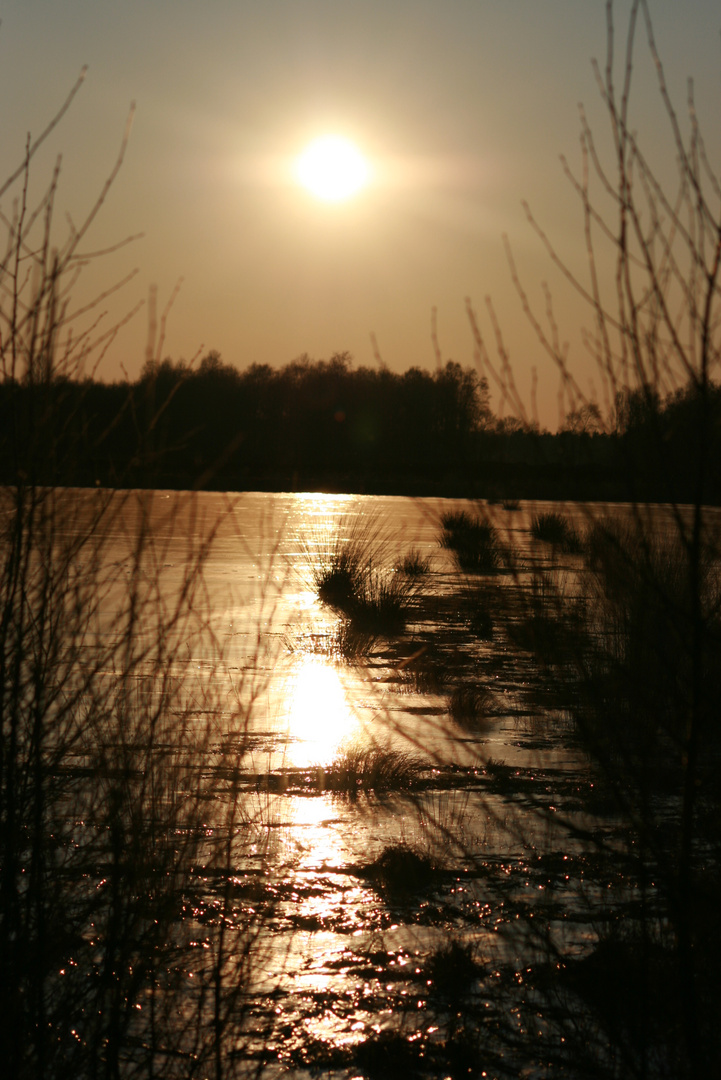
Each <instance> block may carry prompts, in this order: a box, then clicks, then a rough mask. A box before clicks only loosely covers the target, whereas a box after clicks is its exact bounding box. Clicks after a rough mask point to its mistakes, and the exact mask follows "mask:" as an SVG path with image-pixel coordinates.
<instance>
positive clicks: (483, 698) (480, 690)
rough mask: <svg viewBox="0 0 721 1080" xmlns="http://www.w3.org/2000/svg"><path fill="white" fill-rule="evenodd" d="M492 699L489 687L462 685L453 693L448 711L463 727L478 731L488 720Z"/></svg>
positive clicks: (473, 684)
mask: <svg viewBox="0 0 721 1080" xmlns="http://www.w3.org/2000/svg"><path fill="white" fill-rule="evenodd" d="M492 698H493V695H492V693H491V691H490V690H489V689H488V687H487V686H481V685H479V684H478V683H462V684H461V685H460V686H456V687H454V689H453V690H452V691H451V695H450V698H449V702H448V711H449V713H450V715H451V717H452V718H453V719H454V720H455V721H456V723H457V724H459V725H460V726H461V727H465V728H469V729H474V730H477V729H478V728H479V727H482V726H483V724H484V723H485V721H486V720H487V717H488V707H489V705H490V703H491V701H492Z"/></svg>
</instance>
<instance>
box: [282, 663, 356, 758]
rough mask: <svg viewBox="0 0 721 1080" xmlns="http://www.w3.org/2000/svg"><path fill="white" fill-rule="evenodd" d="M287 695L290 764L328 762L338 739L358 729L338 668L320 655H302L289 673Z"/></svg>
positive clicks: (336, 748) (344, 737) (345, 738)
mask: <svg viewBox="0 0 721 1080" xmlns="http://www.w3.org/2000/svg"><path fill="white" fill-rule="evenodd" d="M288 697H289V699H290V706H289V710H288V729H289V735H290V738H291V747H290V756H291V759H292V762H293V764H294V765H296V766H298V767H300V768H305V767H306V766H308V765H323V766H327V765H329V764H330V763H331V761H332V760H333V758H334V757H335V755H336V753H337V752H338V748H339V746H340V745H341V743H343V742H344V741H346V740H347V739H349V738H351V737H352V736H353V735H355V734H356V732H357V730H358V720H357V717H356V716H355V714H354V713H353V712H352V710H351V708H350V706H349V704H348V699H347V697H346V692H345V689H344V687H343V683H342V680H341V677H340V672H339V671H338V669H337V668H336V667H334V666H333V665H332V664H329V663H327V662H326V661H325V660H324V659H323V658H322V657H318V656H306V657H304V658H303V659H302V661H301V663H300V665H299V667H298V668H297V670H296V671H295V672H294V673H293V675H292V676H291V683H290V685H289V687H288Z"/></svg>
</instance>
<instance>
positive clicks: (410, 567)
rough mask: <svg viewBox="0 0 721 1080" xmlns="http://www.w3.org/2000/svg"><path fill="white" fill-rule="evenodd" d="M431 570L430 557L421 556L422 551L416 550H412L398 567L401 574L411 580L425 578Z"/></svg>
mask: <svg viewBox="0 0 721 1080" xmlns="http://www.w3.org/2000/svg"><path fill="white" fill-rule="evenodd" d="M430 568H431V560H430V559H429V558H428V556H426V555H421V553H420V551H418V550H417V549H416V548H412V549H411V550H410V551H409V552H407V554H406V555H404V556H403V559H402V560H401V564H400V566H399V567H398V569H399V570H400V572H401V573H402V574H405V576H406V577H409V578H419V577H425V575H426V574H427V573H428V572H429V570H430Z"/></svg>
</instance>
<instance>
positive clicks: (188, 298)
mask: <svg viewBox="0 0 721 1080" xmlns="http://www.w3.org/2000/svg"><path fill="white" fill-rule="evenodd" d="M650 9H651V13H652V16H653V18H654V23H655V30H656V37H657V42H658V46H659V50H660V52H661V55H662V57H663V59H664V62H665V65H666V71H667V75H668V79H669V83H670V87H671V90H672V92H673V94H674V97H675V100H676V102H677V103H678V105H679V110H680V111H681V112H683V110H684V103H685V96H686V78H687V76H689V75H693V76H694V79H695V83H696V94H697V99H698V103H699V113H700V119H701V122H702V124H705V128H706V131H707V135H708V138H709V139H711V137H712V135H714V137H716V135H715V127H714V125H716V126H717V123H718V113H719V98H720V96H721V95H720V91H721V48H720V44H721V37H720V36H719V31H720V30H721V10H719V7H718V3H717V2H714V0H693V3H691V4H689V5H682V4H681V3H679V2H678V0H655V2H654V0H651V2H650ZM627 11H628V3H627V2H626V3H618V4H616V8H615V12H616V23H617V27H618V31H619V37H620V36H621V35H623V33H624V28H625V16H626V13H627ZM0 17H1V19H2V25H1V26H0V87H1V90H2V101H3V103H4V111H3V116H2V126H1V128H0V130H1V132H2V135H1V138H0V170H1V172H2V175H3V177H4V176H6V175H7V174H8V173H10V172H11V171H12V169H13V168H14V167H15V166H16V165H17V164H18V163H19V162H20V160H21V158H22V153H23V147H24V143H25V138H26V133H27V132H28V131H30V132H31V133H32V134H34V135H37V134H38V133H39V132H40V130H41V129H42V128H43V126H44V124H45V123H46V122H47V120H48V119H49V118H50V116H51V115H52V114H53V112H54V110H55V109H56V107H57V106H58V105H59V104H60V103H61V102H62V100H63V98H64V97H65V95H66V94H67V92H68V90H69V88H70V87H71V86H72V84H73V82H74V80H75V78H76V77H77V75H78V73H79V71H80V69H81V68H82V66H83V65H84V64H87V65H88V67H89V71H88V76H87V79H86V81H85V84H84V86H83V88H82V89H81V91H80V94H79V96H78V97H77V99H76V100H75V102H74V104H73V106H72V110H71V111H70V113H69V114H68V115H67V117H66V118H65V119H64V121H63V122H62V124H61V125H60V127H59V128H58V129H57V131H56V132H55V133H54V134H53V136H52V138H51V139H50V141H49V143H48V145H47V146H46V147H45V148H44V150H43V152H42V154H41V155H39V156H38V159H37V162H36V164H35V166H34V170H33V176H34V184H35V188H34V190H35V192H36V193H39V192H40V191H41V190H42V188H43V186H44V185H46V184H47V181H48V179H49V176H50V171H51V168H52V163H53V161H54V159H55V157H56V155H57V154H58V153H59V152H62V154H63V166H62V175H61V182H60V190H59V196H58V209H59V211H61V213H59V214H58V221H57V224H58V229H61V228H63V227H64V214H65V212H66V211H67V212H69V213H70V214H71V215H72V216H73V219H74V220H75V221H76V222H77V221H79V220H80V219H81V218H82V215H83V211H84V210H87V209H88V208H89V207H90V206H91V205H92V201H93V197H94V196H95V195H96V194H97V192H98V191H99V190H100V189H101V187H102V184H103V182H104V180H105V177H106V176H107V174H108V173H109V171H110V169H111V167H112V165H113V162H114V159H115V156H116V153H117V149H118V146H119V144H120V141H121V137H122V133H123V129H124V125H125V121H126V115H127V112H128V108H129V106H130V103H131V101H135V102H136V105H137V111H136V114H135V120H134V125H133V129H132V134H131V139H130V144H129V147H128V151H127V156H126V160H125V163H124V165H123V168H122V171H121V173H120V175H119V177H118V180H117V182H116V184H115V186H114V188H113V190H112V192H111V194H110V196H109V198H108V200H107V203H106V205H105V206H104V207H103V209H102V212H101V214H100V215H99V217H98V219H97V221H96V223H95V225H94V228H93V231H92V233H91V237H90V239H89V240H88V243H87V244H86V246H85V250H95V249H99V248H103V247H104V246H107V245H109V244H114V243H116V242H118V241H120V240H122V239H123V238H124V237H126V236H128V235H131V234H136V233H143V234H144V236H143V238H142V239H140V240H138V241H137V242H136V243H134V244H133V245H131V246H130V247H128V248H124V249H122V250H120V251H118V252H116V253H114V254H112V255H110V256H108V257H107V258H106V259H105V260H104V261H103V262H102V264H99V263H96V264H95V265H94V267H93V269H92V271H91V272H90V276H89V278H88V281H87V282H86V285H85V288H90V287H91V286H92V288H93V289H95V290H96V291H97V290H102V289H104V288H106V287H108V286H109V285H110V284H111V283H112V282H113V281H115V280H119V279H120V278H122V277H123V276H124V275H125V274H126V273H127V272H128V271H129V270H131V269H133V268H134V267H137V268H138V274H137V275H136V277H135V278H134V279H133V280H132V281H131V282H130V283H129V284H128V285H127V286H126V287H125V289H124V290H123V291H122V293H121V294H120V296H118V297H115V298H114V299H113V300H112V301H110V302H109V304H108V307H109V314H108V320H111V319H118V318H121V317H122V315H123V314H124V313H125V312H127V311H130V310H131V309H132V308H133V307H134V306H135V304H136V303H138V302H139V301H142V300H144V299H145V298H147V296H148V292H149V288H150V286H151V285H155V286H157V290H158V305H159V308H161V309H162V307H163V305H164V304H165V302H166V301H167V300H168V299H169V297H170V295H171V293H172V291H173V289H174V287H175V285H176V282H177V281H178V280H179V279H180V278H182V279H183V282H182V287H181V290H180V293H179V295H178V297H177V300H176V302H175V304H174V307H173V310H172V313H171V315H170V318H169V321H168V331H167V338H166V342H165V346H164V348H163V355H164V356H170V357H172V358H173V359H175V360H178V359H180V358H185V359H186V360H190V359H192V358H193V357H196V356H200V355H202V354H203V353H204V352H206V351H208V350H209V349H217V350H218V351H219V352H220V353H221V355H222V357H223V359H224V360H225V361H227V362H229V363H232V364H234V365H236V366H238V367H244V366H246V365H248V364H250V363H253V362H259V363H270V364H272V365H281V364H284V363H286V362H287V361H289V360H292V359H294V358H295V357H297V356H299V355H300V354H302V353H308V354H309V355H310V356H311V357H313V358H325V357H328V356H330V355H331V354H332V353H333V352H335V351H341V350H349V351H350V352H351V353H352V355H353V357H354V360H355V363H356V364H358V365H361V364H364V365H371V364H375V363H376V362H377V361H376V359H375V357H374V352H373V346H372V343H371V335H372V334H375V337H376V339H377V343H378V349H379V351H380V354H381V356H382V358H383V361H384V362H385V363H386V364H387V365H388V366H389V367H390V368H391V369H393V370H395V371H401V370H405V369H406V368H408V367H410V366H412V365H418V366H421V367H424V368H428V369H432V368H433V367H434V366H435V363H436V356H435V352H434V346H433V342H432V338H431V312H432V309H433V308H434V307H435V308H436V309H437V327H438V343H439V346H440V350H441V354H442V357H443V360H446V359H454V360H458V361H459V362H461V363H462V364H471V363H473V359H474V354H473V340H472V336H471V333H470V330H469V324H468V320H467V317H466V313H465V303H464V301H465V297H467V296H468V297H470V298H471V299H472V301H473V303H474V305H475V307H476V308H477V309H478V311H479V315H481V316H482V321H483V325H484V329H485V330H486V332H489V333H490V327H489V324H488V320H487V319H486V318H485V297H486V296H487V295H490V296H491V297H492V298H493V300H494V303H495V305H496V308H497V310H498V313H499V318H500V322H501V325H502V328H503V330H504V334H505V336H506V340H507V344H508V346H509V348H510V353H511V360H512V362H513V365H514V369H515V372H516V377H517V380H518V383H519V386H520V387H521V388H522V390H523V391H524V394H525V395H526V396H528V392H529V387H530V382H531V380H530V372H531V369H532V367H533V366H536V367H537V369H538V380H539V390H538V412H539V416H540V419H541V421H542V422H543V423H545V424H548V425H550V426H552V427H554V426H555V424H556V422H557V417H558V405H557V391H558V377H557V375H556V374H555V373H554V371H553V369H552V365H551V364H550V362H549V361H548V360H546V359H545V358H544V356H543V353H542V350H541V349H540V347H539V345H538V344H537V342H536V340H535V338H534V336H533V333H532V331H531V330H530V328H529V327H528V325H527V323H526V321H525V319H524V316H523V313H522V311H521V306H520V303H519V301H518V298H517V296H516V294H515V292H514V290H513V286H512V283H511V278H510V273H509V269H508V263H507V260H506V256H505V254H504V248H503V239H502V238H503V235H504V234H507V236H508V237H509V240H510V243H511V246H512V248H513V251H514V254H515V258H516V261H517V265H518V268H519V271H520V273H521V275H522V278H523V281H524V284H525V285H526V286H527V288H528V290H529V294H530V296H531V299H532V301H533V303H534V304H536V306H537V307H538V309H539V313H540V314H542V313H543V308H544V300H543V295H542V292H541V282H542V281H548V283H549V285H550V286H551V287H552V288H553V291H554V295H555V296H556V298H557V299H556V313H557V315H558V318H559V322H560V324H561V334H562V337H563V339H564V340H568V342H569V348H570V354H569V356H570V364H571V367H572V368H573V370H574V371H575V372H576V374H577V376H578V378H579V382H580V383H581V385H582V387H583V389H584V390H585V391H586V392H587V393H589V394H593V393H596V394H598V396H599V397H601V396H602V394H601V388H600V386H599V383H598V379H597V378H594V376H595V372H594V371H593V368H592V366H591V365H590V364H589V362H588V360H587V358H586V357H585V354H584V352H583V347H582V345H581V343H580V327H581V326H582V325H583V324H584V323H586V324H587V323H588V321H589V320H588V317H587V313H585V312H584V311H583V310H582V309H581V308H580V306H579V304H578V301H577V300H576V299H575V298H573V297H572V296H571V294H570V293H569V291H568V289H567V288H566V287H565V286H564V284H563V282H562V281H561V280H559V276H558V274H557V273H555V272H554V271H553V270H552V267H551V266H550V264H549V262H548V259H547V257H546V255H545V254H544V252H543V250H542V247H541V244H540V242H539V240H538V238H537V237H536V235H535V234H534V233H533V231H532V229H531V228H530V227H529V225H528V223H527V221H526V218H525V214H524V211H523V208H522V205H521V203H522V200H524V199H526V200H528V202H529V203H530V205H531V207H532V209H533V212H534V214H535V216H536V217H537V219H538V220H539V222H540V223H541V224H542V226H543V228H544V229H545V230H546V232H547V233H548V234H549V236H550V237H552V238H553V240H554V241H555V243H556V244H557V246H558V249H559V251H560V252H561V253H562V254H563V255H564V257H565V258H567V260H568V261H569V263H570V265H571V267H572V268H573V269H574V271H576V272H577V273H579V274H580V275H583V273H584V265H585V264H584V249H583V231H582V224H583V223H582V215H581V212H580V208H579V206H578V204H577V202H576V201H575V199H574V196H573V193H572V191H571V189H570V187H569V185H568V183H567V181H566V180H565V179H564V177H563V173H562V169H561V165H560V162H559V156H560V155H561V154H564V155H566V156H567V157H568V159H569V161H570V163H571V165H572V166H576V165H578V164H579V161H580V153H579V142H578V131H579V124H578V103H579V102H583V103H584V104H585V105H586V106H587V109H588V113H589V115H590V117H591V119H592V122H593V125H594V127H595V128H596V129H597V130H598V132H599V135H600V136H601V137H600V140H599V141H600V145H601V146H602V147H606V146H607V145H608V143H607V139H606V129H605V128H604V126H603V121H604V118H603V110H602V107H601V105H600V103H599V98H598V92H597V88H596V86H595V82H594V77H593V72H592V68H591V60H592V58H593V57H596V58H598V59H599V60H600V61H602V62H603V61H604V60H605V36H606V30H605V17H606V16H605V4H604V3H603V0H442V2H441V0H393V2H389V0H383V2H381V0H262V2H260V0H243V2H241V0H204V2H203V3H200V2H199V0H122V2H117V0H62V2H61V0H0ZM619 53H621V47H620V41H619ZM634 122H635V124H636V125H637V126H638V130H639V133H640V134H641V135H642V136H643V137H644V138H645V144H646V145H647V146H648V147H649V148H650V154H651V156H652V158H653V156H654V155H657V158H658V161H659V163H660V166H661V168H662V169H663V167H664V164H665V163H666V162H667V161H668V160H670V158H669V155H668V146H669V144H668V142H667V141H663V139H662V136H663V137H664V138H665V128H664V125H663V114H662V111H661V110H660V108H659V107H658V104H657V95H656V94H655V93H654V92H653V80H652V73H651V70H650V65H649V63H648V59H647V50H646V49H645V44H644V40H643V34H640V35H639V64H638V98H637V101H636V105H635V112H634ZM326 134H335V135H340V136H342V137H344V138H346V139H348V140H352V142H353V143H354V144H355V146H356V147H357V148H358V150H359V152H360V153H361V154H362V155H363V157H364V159H365V161H366V162H367V164H368V169H369V178H368V183H367V184H366V185H365V186H363V187H361V188H360V190H359V191H358V192H357V193H356V194H354V195H352V196H350V197H349V198H347V199H340V200H337V201H325V200H322V199H318V198H316V197H315V196H314V195H313V194H312V193H311V192H309V191H308V190H307V189H306V188H304V187H302V186H301V185H300V184H299V182H298V180H297V176H296V173H295V171H294V163H295V161H296V159H297V157H298V156H299V155H300V154H301V152H302V151H303V150H304V148H305V147H306V146H307V145H308V144H309V143H310V142H311V140H313V139H314V138H316V137H318V136H322V135H326ZM710 149H711V150H712V151H718V150H719V143H718V141H717V142H716V144H715V145H714V144H713V142H712V143H711V146H710ZM718 160H719V159H718V157H716V158H715V161H716V163H718ZM11 202H12V200H11V199H10V200H9V201H8V197H7V196H6V197H5V199H4V200H3V203H2V208H3V210H4V211H5V213H6V214H8V213H9V212H10V210H11ZM58 238H60V232H59V233H58ZM80 295H81V296H82V288H81V294H80ZM146 340H147V310H146V309H143V310H141V311H140V312H139V313H138V314H137V315H136V316H135V317H134V319H133V320H132V321H131V323H130V324H129V325H128V326H127V327H126V328H125V329H124V330H123V332H122V334H121V335H120V336H119V338H118V340H117V341H116V343H115V345H114V346H113V349H112V350H111V352H110V353H109V354H108V355H107V357H106V358H105V359H104V361H103V364H102V367H101V368H100V370H99V372H98V374H99V375H100V376H101V377H102V378H105V379H114V378H119V377H120V376H121V370H122V368H124V370H125V371H126V372H127V374H128V375H129V376H131V377H134V376H136V375H137V374H138V372H139V370H140V367H141V366H142V363H143V360H144V353H145V344H146ZM121 365H122V368H121ZM497 397H498V395H497V394H496V395H495V398H494V401H493V403H494V405H495V406H497V405H498V400H497Z"/></svg>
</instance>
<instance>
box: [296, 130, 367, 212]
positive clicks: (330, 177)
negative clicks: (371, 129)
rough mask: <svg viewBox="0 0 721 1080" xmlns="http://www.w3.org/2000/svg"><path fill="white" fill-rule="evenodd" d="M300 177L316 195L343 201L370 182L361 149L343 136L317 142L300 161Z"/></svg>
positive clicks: (325, 198) (307, 148)
mask: <svg viewBox="0 0 721 1080" xmlns="http://www.w3.org/2000/svg"><path fill="white" fill-rule="evenodd" d="M295 173H296V177H297V179H298V181H299V183H301V184H302V185H303V187H304V188H306V189H307V190H308V191H309V192H310V193H311V194H312V195H315V197H316V198H317V199H324V200H325V201H326V202H341V201H342V200H343V199H349V198H350V197H351V196H352V195H355V194H357V192H359V191H360V190H361V188H362V187H364V185H365V184H366V183H367V182H368V177H369V173H370V170H369V168H368V163H367V161H366V160H365V158H364V157H363V155H362V154H361V152H360V150H359V149H358V147H357V146H355V145H354V144H353V143H352V142H350V140H349V139H344V138H342V137H341V136H340V135H323V136H322V137H321V138H318V139H314V141H313V142H312V143H310V145H309V146H307V147H306V148H305V150H304V151H303V153H302V154H301V155H300V157H299V158H298V160H297V161H296V166H295Z"/></svg>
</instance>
